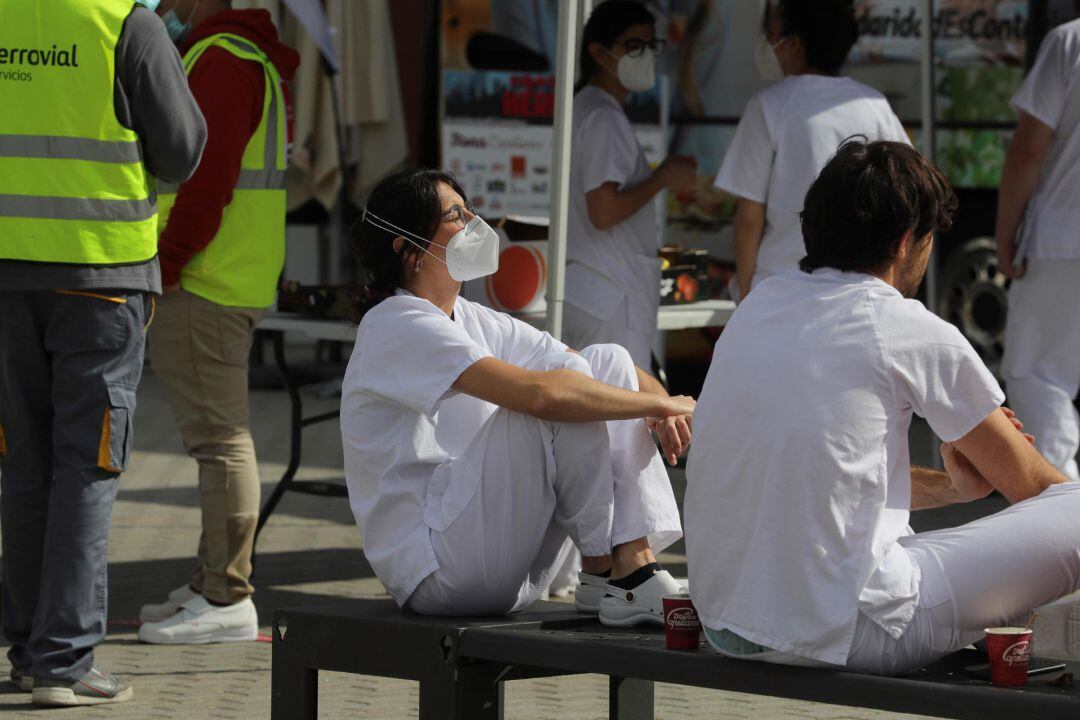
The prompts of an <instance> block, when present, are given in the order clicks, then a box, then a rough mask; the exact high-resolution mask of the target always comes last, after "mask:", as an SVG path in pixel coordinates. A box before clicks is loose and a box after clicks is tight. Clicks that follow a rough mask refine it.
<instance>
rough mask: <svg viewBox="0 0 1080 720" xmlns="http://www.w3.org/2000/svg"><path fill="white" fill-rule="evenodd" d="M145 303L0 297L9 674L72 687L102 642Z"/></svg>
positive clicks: (1, 517) (100, 295) (0, 487)
mask: <svg viewBox="0 0 1080 720" xmlns="http://www.w3.org/2000/svg"><path fill="white" fill-rule="evenodd" d="M152 308H153V299H152V296H150V295H149V294H147V293H144V292H136V291H130V290H118V291H101V290H95V291H93V292H90V291H87V292H82V291H60V292H56V291H0V526H2V541H3V566H4V570H3V629H4V635H5V636H6V637H7V639H8V641H9V642H10V643H11V649H10V650H9V651H8V658H9V659H10V661H11V664H12V666H13V667H14V668H17V669H21V670H23V671H25V672H27V673H29V674H30V675H32V676H33V677H35V678H43V679H54V680H66V681H69V682H75V681H77V680H79V679H80V678H82V676H83V675H85V674H86V672H87V671H88V670H89V669H90V668H91V666H92V665H93V661H94V647H95V646H97V645H98V644H99V643H101V642H102V640H104V638H105V624H106V617H107V609H106V595H107V591H108V587H107V575H106V571H107V557H106V548H107V541H108V534H109V524H110V521H111V518H112V508H113V501H114V500H115V499H116V491H117V487H118V485H119V482H118V481H119V477H120V473H121V471H123V470H124V468H125V466H126V465H127V461H128V455H129V454H130V452H131V443H132V413H133V412H134V410H135V388H136V387H137V386H138V384H139V378H140V377H141V376H142V366H143V350H144V338H145V330H146V325H147V323H148V321H149V320H150V318H151V316H152Z"/></svg>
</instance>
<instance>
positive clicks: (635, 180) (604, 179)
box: [564, 0, 697, 372]
mask: <svg viewBox="0 0 1080 720" xmlns="http://www.w3.org/2000/svg"><path fill="white" fill-rule="evenodd" d="M654 23H655V18H654V17H653V14H652V13H651V12H649V10H648V9H646V8H645V6H644V5H642V4H641V3H639V2H635V1H634V0H607V2H604V3H600V4H598V5H597V6H596V9H595V10H593V12H592V15H590V16H589V19H588V21H587V22H586V23H585V29H584V30H583V32H582V39H581V58H580V61H579V62H580V68H579V70H580V74H581V84H580V85H579V87H578V91H577V95H575V97H574V119H573V128H572V130H571V132H572V135H571V141H570V142H571V149H572V150H571V151H572V153H573V155H572V159H571V162H570V212H569V216H568V218H567V230H566V232H567V246H566V306H565V315H564V321H565V335H566V340H567V342H569V343H570V344H571V345H573V346H576V347H584V346H585V345H590V344H592V343H616V344H618V345H622V346H623V347H625V348H626V349H627V350H628V351H629V352H630V357H632V358H633V359H634V364H635V365H637V366H638V367H640V368H642V369H644V370H645V371H647V372H649V371H651V368H652V351H651V347H652V340H653V335H654V334H655V333H656V312H657V309H658V307H659V305H660V258H659V255H658V251H659V233H658V232H657V214H656V204H655V203H654V202H653V198H654V197H655V196H656V194H657V193H658V192H660V191H661V190H663V189H665V188H675V189H690V188H693V186H694V182H695V180H696V177H697V169H696V167H697V166H696V163H695V162H694V161H693V160H692V159H690V158H685V157H671V158H668V159H667V160H666V161H665V162H664V163H662V164H661V165H660V167H658V168H657V169H656V170H655V171H653V170H651V169H650V167H649V163H648V162H647V161H646V160H645V151H644V150H643V149H642V147H641V144H640V143H639V142H638V139H637V136H636V135H635V134H634V128H633V126H632V125H631V124H630V119H629V118H628V117H627V116H626V111H625V110H624V109H623V103H625V102H626V99H627V97H628V96H629V95H630V93H631V92H638V91H644V90H651V89H652V88H653V86H654V85H655V84H656V74H655V67H654V66H655V61H656V57H657V56H658V55H660V54H661V53H662V52H663V50H664V45H665V41H664V40H662V39H657V38H656V35H655V29H654V27H653V26H654Z"/></svg>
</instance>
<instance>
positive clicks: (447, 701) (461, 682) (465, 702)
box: [420, 663, 503, 720]
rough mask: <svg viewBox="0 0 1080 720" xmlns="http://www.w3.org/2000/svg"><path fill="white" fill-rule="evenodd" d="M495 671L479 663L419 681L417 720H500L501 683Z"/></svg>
mask: <svg viewBox="0 0 1080 720" xmlns="http://www.w3.org/2000/svg"><path fill="white" fill-rule="evenodd" d="M498 669H499V668H497V667H494V666H491V665H485V664H480V663H475V664H473V663H462V664H460V665H458V666H457V668H456V672H457V679H453V678H452V677H450V675H449V674H446V675H442V674H441V673H440V675H439V676H434V675H429V676H428V677H426V678H424V679H423V680H421V681H420V720H474V719H475V720H503V683H501V682H499V679H498V677H499V672H498Z"/></svg>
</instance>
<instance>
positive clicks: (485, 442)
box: [407, 345, 682, 615]
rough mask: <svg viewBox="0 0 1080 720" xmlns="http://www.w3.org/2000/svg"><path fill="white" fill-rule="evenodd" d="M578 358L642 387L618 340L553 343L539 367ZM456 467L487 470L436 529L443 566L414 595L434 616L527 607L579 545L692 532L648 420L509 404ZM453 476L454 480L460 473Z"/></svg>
mask: <svg viewBox="0 0 1080 720" xmlns="http://www.w3.org/2000/svg"><path fill="white" fill-rule="evenodd" d="M562 368H568V369H572V370H576V371H578V372H581V373H583V374H586V375H589V376H591V377H594V378H596V379H597V380H600V381H602V382H606V383H608V384H610V385H616V386H619V387H624V388H628V389H632V390H637V389H638V385H637V373H636V372H635V370H634V366H633V363H632V361H631V360H630V356H629V355H628V354H627V352H626V351H625V350H624V349H622V348H620V347H617V346H614V345H598V346H592V347H587V348H585V349H584V350H582V351H581V354H580V355H576V354H573V353H552V354H549V355H546V356H544V357H543V358H541V359H540V361H539V362H538V363H537V364H535V365H534V366H532V367H531V369H534V370H554V369H562ZM451 463H453V464H454V466H455V467H454V469H452V471H451V472H452V473H453V472H454V471H455V470H456V469H457V468H458V467H460V468H461V471H463V472H476V471H477V470H479V472H480V473H481V477H480V482H479V485H478V486H477V489H476V492H475V494H474V495H473V497H472V499H471V500H470V501H469V503H468V504H467V505H466V506H465V508H464V509H463V510H462V511H461V514H460V515H458V517H457V518H456V519H455V520H454V521H453V523H451V525H450V526H449V527H448V528H447V529H446V530H445V531H442V532H437V531H435V530H432V531H431V544H432V547H433V548H434V550H435V558H436V560H437V561H438V564H439V568H438V569H437V570H436V571H435V572H433V573H432V574H431V575H428V576H427V577H426V578H425V579H424V580H423V581H422V582H421V583H420V585H419V586H418V587H417V589H416V590H415V591H414V592H413V594H412V595H411V596H410V597H409V600H408V603H407V605H408V607H409V608H411V609H412V610H414V611H416V612H419V613H422V614H425V615H487V614H492V615H494V614H503V613H507V612H512V611H514V610H519V609H521V608H524V607H525V606H527V605H529V604H531V603H532V602H534V601H535V600H537V599H538V598H539V597H540V595H541V593H542V592H543V591H544V590H546V589H547V587H548V585H549V584H550V583H551V580H552V579H553V578H554V576H555V574H556V572H557V571H558V570H559V567H560V566H561V565H562V563H563V562H564V561H565V559H566V557H567V555H568V554H569V553H570V550H571V548H572V547H574V546H577V548H578V549H580V550H581V552H582V554H584V555H586V556H600V555H608V554H610V553H611V548H612V547H613V546H614V545H619V544H621V543H625V542H628V541H630V540H636V539H638V538H642V537H648V538H649V542H650V543H651V545H652V548H653V550H654V551H656V552H659V551H660V550H663V549H664V548H665V547H667V546H668V545H670V544H671V543H673V542H675V541H676V540H677V539H679V538H680V537H681V536H682V526H681V523H680V519H679V511H678V507H677V506H676V504H675V496H674V493H673V492H672V490H671V483H670V481H669V480H668V476H667V471H666V470H665V469H664V465H663V462H662V460H661V459H660V455H659V453H658V452H657V450H656V445H655V444H654V443H653V440H652V436H651V435H650V433H649V431H648V428H646V426H645V423H644V421H642V420H621V421H613V422H607V423H602V422H593V423H557V422H547V421H544V420H538V419H536V418H534V417H531V416H528V415H524V414H521V413H516V412H511V411H509V410H506V409H500V410H498V411H497V412H496V413H495V414H494V415H493V416H491V418H490V419H489V420H488V421H487V422H486V423H485V424H484V426H483V427H482V428H481V429H480V431H479V432H478V433H477V435H476V437H475V438H474V439H473V441H472V442H471V444H470V445H469V446H468V447H467V448H466V450H465V452H464V453H463V455H462V456H461V457H459V458H456V459H455V460H453V461H451ZM451 482H452V480H451Z"/></svg>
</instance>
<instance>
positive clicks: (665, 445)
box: [645, 395, 697, 467]
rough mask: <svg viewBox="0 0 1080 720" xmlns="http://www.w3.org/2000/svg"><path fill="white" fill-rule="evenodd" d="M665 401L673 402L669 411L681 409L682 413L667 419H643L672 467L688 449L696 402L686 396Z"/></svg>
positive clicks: (669, 416)
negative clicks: (658, 441) (654, 434)
mask: <svg viewBox="0 0 1080 720" xmlns="http://www.w3.org/2000/svg"><path fill="white" fill-rule="evenodd" d="M665 399H666V400H670V401H673V402H672V405H671V409H681V410H684V412H680V413H679V414H677V415H668V416H667V417H649V418H645V424H646V425H648V427H649V429H650V430H652V431H653V432H655V433H656V436H657V437H658V438H659V439H660V447H661V449H662V451H663V455H664V459H665V460H667V462H668V465H671V466H672V467H674V466H675V465H676V463H678V461H679V456H680V455H682V454H683V453H684V452H686V451H687V450H688V449H689V448H690V440H691V436H692V420H693V416H694V407H695V406H696V405H697V402H696V401H695V400H694V398H692V397H687V396H686V395H678V396H676V397H671V398H665Z"/></svg>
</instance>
